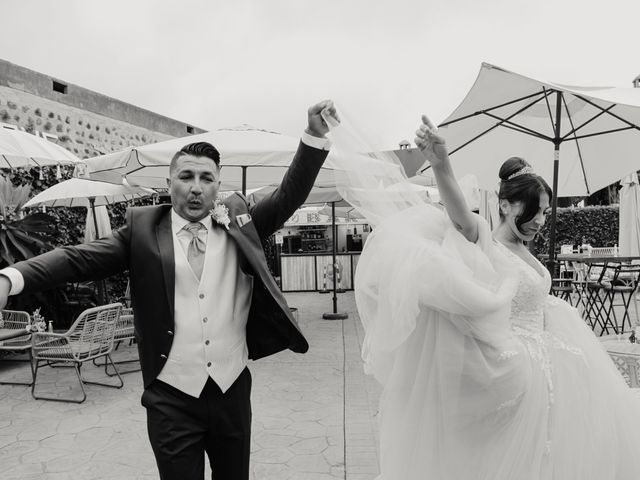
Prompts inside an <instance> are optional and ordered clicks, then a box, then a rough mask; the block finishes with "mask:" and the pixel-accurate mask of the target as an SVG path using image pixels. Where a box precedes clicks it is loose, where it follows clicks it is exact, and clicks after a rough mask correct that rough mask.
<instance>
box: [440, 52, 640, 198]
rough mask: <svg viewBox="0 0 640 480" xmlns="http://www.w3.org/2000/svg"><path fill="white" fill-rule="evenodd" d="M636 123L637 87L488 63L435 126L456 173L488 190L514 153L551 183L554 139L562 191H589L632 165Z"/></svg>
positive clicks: (639, 141) (639, 123)
mask: <svg viewBox="0 0 640 480" xmlns="http://www.w3.org/2000/svg"><path fill="white" fill-rule="evenodd" d="M639 130H640V89H634V88H612V87H575V86H566V85H560V84H556V83H552V82H545V81H540V80H535V79H533V78H529V77H526V76H523V75H520V74H517V73H513V72H509V71H507V70H504V69H502V68H500V67H496V66H494V65H489V64H486V63H484V64H483V65H482V68H481V69H480V73H479V74H478V77H477V79H476V82H475V84H474V85H473V87H471V90H470V91H469V92H468V93H467V96H466V97H465V99H464V100H463V101H462V103H461V104H460V105H459V106H458V107H457V108H456V110H455V111H454V112H453V113H452V114H451V115H450V116H449V117H447V118H446V119H445V121H444V122H443V123H442V124H441V125H440V133H441V135H443V136H444V137H445V139H446V140H447V144H448V147H449V152H450V155H451V161H452V164H453V167H454V168H455V171H456V174H457V175H459V176H461V175H466V174H469V173H472V174H475V175H476V177H477V178H478V183H479V186H480V188H483V189H485V190H495V188H496V185H497V184H498V170H499V168H500V166H501V165H502V163H503V162H504V161H505V160H506V159H507V158H509V157H511V156H521V157H524V158H525V159H526V160H527V161H528V162H529V163H530V164H531V165H532V166H533V168H534V170H535V171H536V173H537V174H538V175H541V176H542V177H544V178H545V179H547V181H548V182H549V184H550V185H551V182H552V181H553V179H554V156H553V149H554V145H555V144H557V145H558V147H559V148H558V149H559V152H560V158H559V164H560V165H559V167H560V168H559V170H558V176H557V178H558V184H557V188H556V190H555V191H556V193H557V195H558V196H560V197H567V196H587V195H590V194H592V193H594V192H596V191H597V190H600V189H601V188H603V187H606V186H607V185H610V184H612V183H614V182H616V181H618V180H620V179H621V178H622V177H623V176H624V175H626V174H627V173H628V172H630V171H633V170H634V169H635V168H636V167H637V163H638V161H637V152H638V151H640V131H639Z"/></svg>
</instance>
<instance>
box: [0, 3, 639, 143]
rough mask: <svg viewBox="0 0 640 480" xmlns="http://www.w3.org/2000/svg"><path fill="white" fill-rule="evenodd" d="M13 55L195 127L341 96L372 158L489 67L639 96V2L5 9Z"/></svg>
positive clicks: (6, 47)
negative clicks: (634, 85)
mask: <svg viewBox="0 0 640 480" xmlns="http://www.w3.org/2000/svg"><path fill="white" fill-rule="evenodd" d="M0 8H1V11H2V17H3V19H2V21H1V23H2V29H0V39H1V41H0V58H2V59H4V60H7V61H10V62H12V63H15V64H18V65H20V66H23V67H27V68H30V69H33V70H36V71H38V72H40V73H44V74H47V75H51V76H53V77H56V78H57V79H59V80H61V81H64V82H68V83H72V84H76V85H79V86H82V87H84V88H88V89H91V90H94V91H97V92H99V93H102V94H105V95H109V96H112V97H115V98H117V99H120V100H123V101H125V102H128V103H131V104H134V105H137V106H139V107H143V108H146V109H148V110H151V111H154V112H156V113H159V114H162V115H166V116H168V117H171V118H175V119H177V120H181V121H184V122H187V123H190V124H192V125H195V126H198V127H201V128H204V129H206V130H214V129H217V128H224V127H232V126H237V125H241V124H249V125H253V126H256V127H260V128H265V129H268V130H273V131H278V132H282V133H285V134H288V135H295V136H298V135H299V134H300V133H301V132H302V131H303V129H304V127H305V126H306V121H307V118H306V117H307V113H306V112H307V108H308V107H309V106H310V105H312V104H314V103H316V102H318V101H320V100H323V99H327V98H330V99H333V100H334V102H335V103H336V105H337V107H338V109H339V111H340V112H341V113H342V115H343V116H344V117H345V118H348V119H349V121H350V122H351V123H352V124H353V125H355V126H356V128H357V129H358V130H359V131H360V132H363V135H364V136H366V138H367V139H368V141H369V142H370V143H371V145H372V147H373V148H376V149H391V148H396V147H397V145H398V143H399V142H400V141H401V140H404V139H406V140H413V137H414V131H415V129H416V127H417V126H418V124H419V122H420V115H421V114H422V113H427V114H428V115H429V117H431V118H432V120H434V121H435V122H436V123H439V122H441V121H442V120H444V119H445V118H446V117H447V115H448V114H449V113H451V112H452V111H453V110H454V109H455V107H456V106H457V105H458V104H459V103H460V102H461V101H462V100H463V99H464V96H465V94H466V92H467V91H468V90H469V89H470V88H471V86H472V85H473V82H474V80H475V78H476V76H477V74H478V71H479V70H480V66H481V64H482V62H488V63H491V64H494V65H498V66H500V67H503V68H505V69H508V70H511V71H515V72H517V73H523V74H527V75H529V76H533V77H534V78H537V79H540V80H547V81H552V82H558V83H564V84H572V85H584V86H587V85H599V86H618V87H631V82H632V80H633V79H634V78H635V77H636V76H638V75H640V48H639V46H640V36H639V35H638V31H639V30H638V18H640V2H638V1H637V0H608V1H606V2H602V1H595V0H529V1H521V0H444V1H433V0H385V1H382V0H323V1H307V0H228V1H220V0H208V1H206V0H180V1H175V0H174V1H167V0H126V1H123V0H110V1H108V2H106V1H100V2H98V1H94V0H56V1H49V0H38V1H36V0H21V1H15V0H0Z"/></svg>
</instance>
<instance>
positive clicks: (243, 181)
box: [242, 165, 247, 197]
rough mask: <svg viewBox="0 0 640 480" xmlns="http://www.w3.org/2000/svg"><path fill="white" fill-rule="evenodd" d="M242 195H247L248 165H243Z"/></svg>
mask: <svg viewBox="0 0 640 480" xmlns="http://www.w3.org/2000/svg"><path fill="white" fill-rule="evenodd" d="M242 196H245V197H246V196H247V167H246V165H243V166H242Z"/></svg>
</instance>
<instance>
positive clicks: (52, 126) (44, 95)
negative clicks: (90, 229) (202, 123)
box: [0, 60, 206, 158]
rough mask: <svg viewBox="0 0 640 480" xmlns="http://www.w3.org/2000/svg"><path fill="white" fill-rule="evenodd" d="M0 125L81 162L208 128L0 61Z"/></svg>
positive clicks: (200, 131) (201, 131)
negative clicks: (49, 143) (32, 135)
mask: <svg viewBox="0 0 640 480" xmlns="http://www.w3.org/2000/svg"><path fill="white" fill-rule="evenodd" d="M0 123H1V124H3V126H7V127H13V128H19V129H22V130H26V131H28V132H31V133H35V134H37V135H40V136H43V137H46V138H48V139H49V140H51V141H54V142H56V143H58V144H59V145H61V146H63V147H65V148H66V149H68V150H69V151H71V152H72V153H74V154H75V155H77V156H78V157H80V158H90V157H94V156H96V155H100V154H104V153H110V152H114V151H118V150H122V149H124V148H126V147H128V146H139V145H146V144H149V143H155V142H160V141H163V140H167V139H170V138H174V137H183V136H187V135H190V134H196V133H203V132H205V131H206V130H203V129H201V128H198V127H195V126H193V125H189V124H187V123H184V122H180V121H178V120H174V119H172V118H169V117H165V116H163V115H159V114H157V113H154V112H151V111H149V110H145V109H143V108H140V107H136V106H135V105H131V104H128V103H125V102H122V101H120V100H117V99H115V98H111V97H108V96H106V95H102V94H100V93H97V92H94V91H91V90H88V89H86V88H83V87H80V86H77V85H74V84H71V83H68V82H65V81H63V80H60V79H57V78H54V77H51V76H49V75H46V74H42V73H39V72H35V71H33V70H29V69H27V68H24V67H20V66H18V65H15V64H13V63H10V62H7V61H5V60H0Z"/></svg>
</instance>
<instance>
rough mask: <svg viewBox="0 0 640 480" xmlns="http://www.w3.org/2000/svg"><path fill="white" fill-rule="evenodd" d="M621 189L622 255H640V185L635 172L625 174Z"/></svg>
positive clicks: (619, 241) (619, 232)
mask: <svg viewBox="0 0 640 480" xmlns="http://www.w3.org/2000/svg"><path fill="white" fill-rule="evenodd" d="M621 183H622V188H621V189H620V213H619V215H620V221H619V230H618V248H619V250H618V251H619V254H620V255H621V256H640V185H638V175H637V174H636V173H635V172H634V173H631V174H629V175H627V176H625V177H624V178H623V179H622V181H621Z"/></svg>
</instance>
